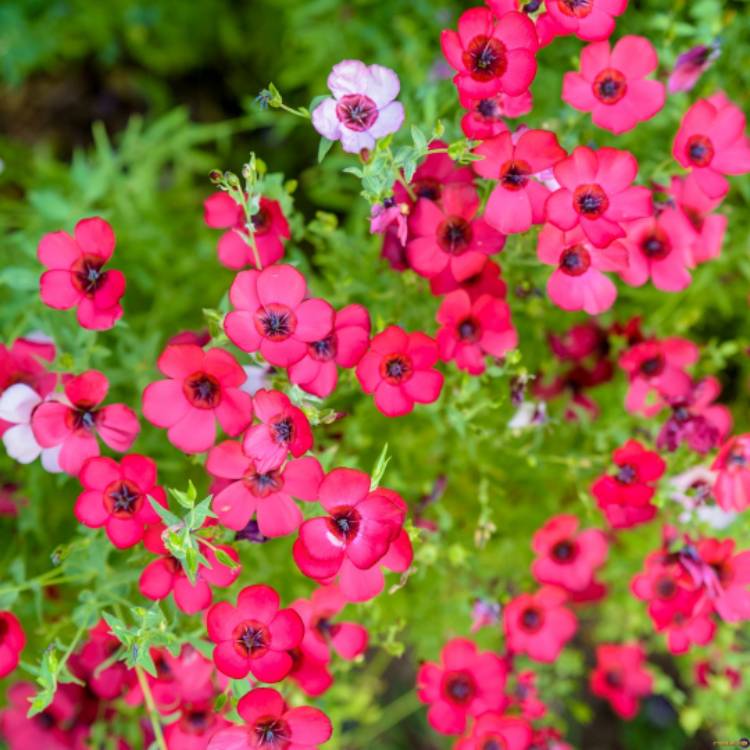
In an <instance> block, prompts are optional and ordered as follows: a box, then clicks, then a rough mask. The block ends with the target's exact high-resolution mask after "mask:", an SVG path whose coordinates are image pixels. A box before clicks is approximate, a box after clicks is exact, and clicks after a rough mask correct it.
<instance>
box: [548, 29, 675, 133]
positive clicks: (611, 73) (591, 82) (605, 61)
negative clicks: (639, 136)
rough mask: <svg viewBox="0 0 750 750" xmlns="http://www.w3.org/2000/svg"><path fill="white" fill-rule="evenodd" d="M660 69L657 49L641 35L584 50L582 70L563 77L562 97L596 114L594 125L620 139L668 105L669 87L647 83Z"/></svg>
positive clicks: (578, 108) (578, 107) (569, 102)
mask: <svg viewBox="0 0 750 750" xmlns="http://www.w3.org/2000/svg"><path fill="white" fill-rule="evenodd" d="M658 65H659V58H658V57H657V55H656V50H655V49H654V45H653V44H651V42H649V40H648V39H646V38H645V37H642V36H630V35H629V36H624V37H622V39H620V40H619V41H618V42H617V44H615V46H614V47H613V48H612V50H611V52H610V46H609V42H596V43H595V44H589V45H588V46H587V47H584V48H583V50H581V72H580V73H566V74H565V76H564V77H563V88H562V99H563V101H564V102H567V103H568V104H569V105H570V106H571V107H573V108H574V109H577V110H579V111H580V112H591V119H592V120H593V122H594V125H598V126H599V127H600V128H604V129H605V130H609V131H610V132H612V133H615V134H616V135H619V134H620V133H625V132H626V131H628V130H632V129H633V128H634V127H635V126H636V125H637V124H638V123H639V122H645V121H646V120H650V119H651V118H652V117H653V116H654V115H655V114H656V113H657V112H659V111H660V110H661V109H662V107H663V106H664V99H665V93H664V84H663V83H661V82H659V81H649V80H646V76H648V75H650V74H651V73H653V72H654V71H655V70H656V68H657V67H658Z"/></svg>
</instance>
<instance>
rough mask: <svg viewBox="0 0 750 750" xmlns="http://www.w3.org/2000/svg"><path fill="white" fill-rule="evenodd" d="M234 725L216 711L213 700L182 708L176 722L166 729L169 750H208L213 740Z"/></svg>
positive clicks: (165, 734) (165, 739)
mask: <svg viewBox="0 0 750 750" xmlns="http://www.w3.org/2000/svg"><path fill="white" fill-rule="evenodd" d="M231 726H232V725H231V724H230V723H229V722H228V721H227V720H226V719H225V718H224V717H223V716H221V715H220V714H217V713H216V712H215V711H214V701H213V699H210V700H207V701H203V702H202V703H189V704H186V705H184V706H181V707H180V716H179V718H178V719H177V720H176V721H173V722H172V723H171V724H167V726H165V727H164V741H165V742H166V743H167V750H207V748H208V747H210V743H211V739H212V738H213V737H214V735H216V734H217V733H218V732H220V731H221V730H222V729H228V728H229V727H231Z"/></svg>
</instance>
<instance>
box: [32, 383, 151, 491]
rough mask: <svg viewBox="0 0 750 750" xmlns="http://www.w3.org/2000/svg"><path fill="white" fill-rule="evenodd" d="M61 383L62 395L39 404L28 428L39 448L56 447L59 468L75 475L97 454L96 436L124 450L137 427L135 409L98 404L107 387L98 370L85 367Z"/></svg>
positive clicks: (105, 394)
mask: <svg viewBox="0 0 750 750" xmlns="http://www.w3.org/2000/svg"><path fill="white" fill-rule="evenodd" d="M63 382H64V388H65V395H64V397H62V396H61V397H60V398H57V399H55V400H48V401H45V402H44V403H43V404H39V405H38V406H37V407H36V408H35V409H34V411H33V412H32V414H31V429H32V431H33V433H34V438H35V439H36V441H37V442H38V443H39V445H41V446H42V448H56V447H57V446H60V453H59V455H58V457H57V460H58V463H59V465H60V468H61V469H62V470H63V471H65V472H67V473H68V474H71V475H73V476H75V475H77V474H78V472H79V471H80V470H81V466H82V465H83V462H84V461H85V460H86V459H87V458H91V457H92V456H98V455H99V443H98V442H97V440H96V436H97V435H98V436H99V437H100V438H101V439H102V440H103V441H104V443H105V445H107V446H109V447H110V448H112V450H115V451H119V452H121V453H124V452H125V451H126V450H128V448H130V446H131V445H132V444H133V441H134V440H135V439H136V437H137V435H138V433H139V432H140V429H141V428H140V425H139V424H138V417H137V416H136V414H135V412H134V411H133V410H132V409H130V408H129V407H127V406H125V405H124V404H109V405H107V406H101V407H100V406H99V404H101V402H102V401H103V400H104V399H105V397H106V396H107V391H108V390H109V381H108V380H107V378H106V377H105V376H104V375H103V374H102V373H101V372H98V371H97V370H87V371H86V372H83V373H81V374H80V375H76V376H74V377H66V378H63Z"/></svg>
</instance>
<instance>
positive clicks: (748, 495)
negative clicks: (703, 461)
mask: <svg viewBox="0 0 750 750" xmlns="http://www.w3.org/2000/svg"><path fill="white" fill-rule="evenodd" d="M711 468H712V469H713V470H714V471H716V472H718V476H717V477H716V482H715V483H714V487H713V492H714V497H716V502H717V503H718V504H719V505H720V506H721V507H722V508H723V509H724V510H736V511H743V510H745V508H747V507H748V506H750V433H743V434H742V435H733V436H732V437H730V438H729V440H727V442H726V443H724V445H722V447H721V450H720V451H719V453H718V455H717V456H716V458H715V459H714V462H713V464H712V465H711Z"/></svg>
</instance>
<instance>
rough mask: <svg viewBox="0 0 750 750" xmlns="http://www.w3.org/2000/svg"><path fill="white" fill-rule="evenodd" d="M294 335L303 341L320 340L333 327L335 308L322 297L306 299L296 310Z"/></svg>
mask: <svg viewBox="0 0 750 750" xmlns="http://www.w3.org/2000/svg"><path fill="white" fill-rule="evenodd" d="M296 315H297V328H296V330H295V332H294V335H295V336H296V337H297V338H299V339H302V341H320V340H321V339H324V338H325V337H326V336H328V334H329V333H330V332H331V330H332V329H333V315H334V313H333V308H332V307H331V306H330V305H329V304H328V302H326V301H325V300H322V299H308V300H305V301H304V302H303V303H302V304H301V305H300V306H299V307H298V308H297V310H296Z"/></svg>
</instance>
